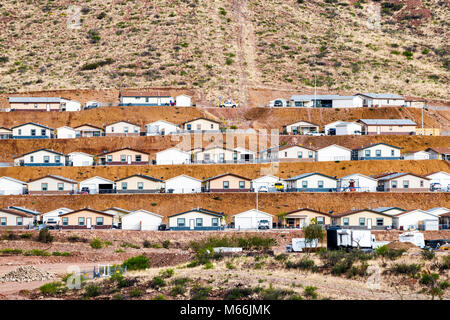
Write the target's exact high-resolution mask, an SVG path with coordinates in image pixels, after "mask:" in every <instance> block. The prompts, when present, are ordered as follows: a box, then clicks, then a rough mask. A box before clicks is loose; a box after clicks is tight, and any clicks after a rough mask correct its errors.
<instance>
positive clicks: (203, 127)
mask: <svg viewBox="0 0 450 320" xmlns="http://www.w3.org/2000/svg"><path fill="white" fill-rule="evenodd" d="M183 129H184V130H189V131H219V130H220V126H219V124H218V123H216V122H213V121H208V120H206V119H197V120H192V121H188V122H186V123H184V124H183Z"/></svg>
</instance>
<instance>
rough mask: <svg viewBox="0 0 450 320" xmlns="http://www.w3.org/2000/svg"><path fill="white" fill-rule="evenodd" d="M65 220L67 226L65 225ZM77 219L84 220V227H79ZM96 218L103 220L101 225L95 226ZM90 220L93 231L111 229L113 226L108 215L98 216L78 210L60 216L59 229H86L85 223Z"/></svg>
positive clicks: (89, 211) (93, 212)
mask: <svg viewBox="0 0 450 320" xmlns="http://www.w3.org/2000/svg"><path fill="white" fill-rule="evenodd" d="M65 218H67V225H64V224H65V220H66V219H65ZM79 218H84V225H83V226H80V225H79ZM97 218H103V225H97ZM88 219H91V225H92V227H93V228H94V229H111V228H112V224H113V216H112V215H108V214H100V213H97V212H95V211H91V210H87V209H85V210H80V211H74V212H70V213H68V214H65V215H62V216H61V228H63V229H86V228H87V221H88Z"/></svg>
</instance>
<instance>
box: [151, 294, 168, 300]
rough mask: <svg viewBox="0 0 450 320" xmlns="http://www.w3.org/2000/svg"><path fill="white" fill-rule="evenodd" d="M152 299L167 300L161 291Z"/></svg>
mask: <svg viewBox="0 0 450 320" xmlns="http://www.w3.org/2000/svg"><path fill="white" fill-rule="evenodd" d="M152 300H167V299H166V297H164V296H163V295H162V294H161V293H160V294H158V295H157V296H156V297H154V298H153V299H152Z"/></svg>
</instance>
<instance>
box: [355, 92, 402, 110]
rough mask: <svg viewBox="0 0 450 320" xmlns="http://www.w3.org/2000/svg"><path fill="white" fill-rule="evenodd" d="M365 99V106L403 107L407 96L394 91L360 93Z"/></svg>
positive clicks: (363, 104)
mask: <svg viewBox="0 0 450 320" xmlns="http://www.w3.org/2000/svg"><path fill="white" fill-rule="evenodd" d="M356 96H359V97H361V98H362V99H363V102H362V106H363V107H401V106H405V105H406V103H405V98H404V97H402V96H399V95H398V94H392V93H358V94H357V95H356Z"/></svg>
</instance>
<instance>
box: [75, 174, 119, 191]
mask: <svg viewBox="0 0 450 320" xmlns="http://www.w3.org/2000/svg"><path fill="white" fill-rule="evenodd" d="M83 188H89V194H97V193H112V192H113V191H114V181H112V180H109V179H106V178H102V177H98V176H95V177H92V178H89V179H86V180H83V181H81V182H80V190H83Z"/></svg>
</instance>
